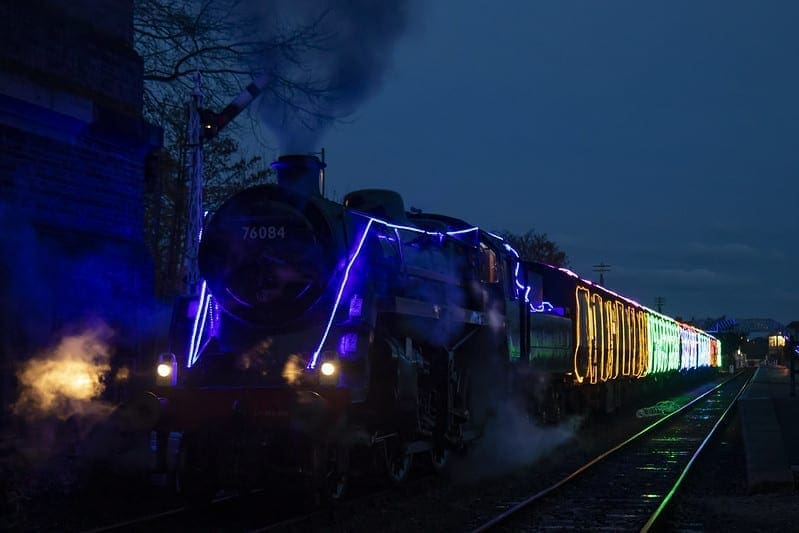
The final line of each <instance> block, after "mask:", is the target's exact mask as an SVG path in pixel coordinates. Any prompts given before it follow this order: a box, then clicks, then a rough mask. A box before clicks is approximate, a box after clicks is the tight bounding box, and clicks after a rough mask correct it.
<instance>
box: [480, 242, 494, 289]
mask: <svg viewBox="0 0 799 533" xmlns="http://www.w3.org/2000/svg"><path fill="white" fill-rule="evenodd" d="M480 281H482V282H483V283H497V282H498V281H499V259H498V258H497V253H496V252H495V251H494V250H492V249H491V248H490V247H489V246H487V245H486V244H484V243H482V242H481V243H480Z"/></svg>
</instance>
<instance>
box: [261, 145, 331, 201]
mask: <svg viewBox="0 0 799 533" xmlns="http://www.w3.org/2000/svg"><path fill="white" fill-rule="evenodd" d="M271 166H272V168H274V169H275V170H276V171H277V184H278V185H280V186H281V187H286V188H287V189H292V190H295V191H297V192H300V193H302V194H307V195H316V196H321V195H322V192H321V191H322V180H323V179H324V178H323V176H324V174H323V172H324V171H323V169H324V168H325V167H326V166H327V165H326V164H325V163H323V162H322V161H320V160H319V158H318V157H316V156H314V155H304V154H291V155H281V156H280V157H278V158H277V161H275V162H273V163H272V165H271Z"/></svg>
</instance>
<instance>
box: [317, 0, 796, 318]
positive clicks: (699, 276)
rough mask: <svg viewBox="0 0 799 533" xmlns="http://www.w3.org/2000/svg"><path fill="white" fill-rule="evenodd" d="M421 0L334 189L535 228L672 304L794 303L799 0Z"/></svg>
mask: <svg viewBox="0 0 799 533" xmlns="http://www.w3.org/2000/svg"><path fill="white" fill-rule="evenodd" d="M421 4H422V3H421V2H420V3H418V5H417V6H416V7H417V9H416V11H415V12H414V14H413V21H412V23H411V24H410V28H409V29H408V31H407V32H406V33H405V34H404V35H403V37H402V39H401V40H400V42H399V43H398V45H397V46H396V47H395V48H394V50H393V61H392V64H391V67H390V68H389V69H388V71H387V73H386V75H385V80H384V84H383V86H382V88H381V89H380V90H379V91H377V93H376V94H375V96H374V97H373V98H371V99H369V100H368V101H367V102H365V103H364V104H363V105H362V106H360V107H359V108H358V110H357V112H356V113H355V114H354V115H353V116H352V117H351V118H350V119H349V120H348V121H346V122H345V123H340V124H338V125H336V126H335V127H334V128H332V130H330V131H329V132H328V133H327V134H326V135H325V136H324V138H323V139H322V141H321V144H322V146H324V147H325V149H326V152H327V162H328V166H329V167H328V174H327V177H328V186H327V190H328V192H329V193H332V194H333V195H335V196H337V197H338V198H341V197H342V196H343V195H344V194H345V193H346V192H347V191H350V190H353V189H358V188H367V187H376V188H391V189H396V190H398V191H400V192H401V193H402V194H403V196H404V197H405V202H406V207H407V208H409V207H411V206H413V207H417V208H421V209H422V210H424V211H430V212H438V213H444V214H449V215H453V216H457V217H461V218H464V219H466V220H468V221H470V222H473V223H475V224H478V225H480V226H481V227H484V228H485V229H488V230H492V231H501V230H510V231H513V232H516V233H524V232H526V231H527V230H529V229H534V230H536V231H537V232H545V233H547V234H548V235H549V237H550V238H551V239H552V240H554V241H555V242H556V243H557V244H558V245H559V246H560V247H561V248H562V249H563V250H564V251H565V252H566V253H567V255H568V257H569V259H570V267H571V268H572V270H574V271H575V272H577V273H579V274H581V275H582V276H583V277H586V278H588V279H594V280H596V279H598V274H597V273H595V272H592V265H595V264H597V263H600V262H604V263H606V264H609V265H611V271H610V272H608V273H607V274H605V281H606V286H608V287H609V288H611V289H614V290H616V291H618V292H621V293H622V294H625V295H627V296H630V297H632V298H634V299H636V300H638V301H639V302H640V303H642V304H644V305H647V306H649V307H652V308H654V307H655V298H656V297H662V298H665V305H664V307H663V311H664V313H666V314H669V315H671V316H680V317H683V318H685V319H691V318H697V319H700V318H708V317H714V318H717V317H720V316H722V315H726V316H727V317H735V318H738V319H743V318H773V319H775V320H778V321H780V322H783V323H787V322H789V321H791V320H797V319H799V289H797V288H796V287H795V285H794V278H793V276H792V274H793V273H794V268H795V266H796V264H797V255H799V252H797V246H798V245H799V239H798V238H797V226H799V216H797V207H798V206H799V181H797V170H799V153H798V152H797V150H796V147H797V140H798V139H799V131H798V130H799V106H798V105H797V101H798V100H799V64H797V57H799V32H797V31H796V23H797V22H798V21H799V4H798V3H796V2H791V1H766V2H751V1H744V0H734V1H729V0H725V1H713V2H710V1H692V2H688V1H678V2H674V1H671V2H641V1H640V0H623V1H622V0H613V1H606V2H595V1H580V2H575V1H567V0H557V1H556V0H549V1H530V0H503V1H501V2H488V1H478V0H460V1H457V2H444V1H438V2H431V3H424V4H425V5H421ZM498 6H502V9H498Z"/></svg>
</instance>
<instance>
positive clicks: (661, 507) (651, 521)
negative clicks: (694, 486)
mask: <svg viewBox="0 0 799 533" xmlns="http://www.w3.org/2000/svg"><path fill="white" fill-rule="evenodd" d="M753 378H754V375H752V376H750V377H749V379H748V380H747V381H746V383H744V386H743V387H741V390H739V391H738V394H736V395H735V398H733V399H732V401H731V402H730V405H728V406H727V409H725V410H724V412H723V413H722V414H721V416H720V417H719V419H718V420H717V421H716V423H715V424H714V425H713V427H712V428H711V430H710V432H709V433H708V434H707V436H706V437H705V439H704V440H703V441H702V444H700V445H699V448H697V450H696V451H695V452H694V454H693V455H692V456H691V459H690V460H689V461H688V464H686V465H685V468H684V469H683V471H682V473H681V474H680V476H679V477H678V478H677V481H676V482H675V483H674V485H673V486H672V487H671V490H669V492H668V494H666V496H665V497H664V498H663V501H661V502H660V505H659V506H658V508H657V509H656V510H655V512H654V513H652V516H650V517H649V520H647V521H646V524H644V525H643V527H642V528H641V533H648V532H649V530H650V529H651V528H652V526H654V525H655V523H656V522H657V521H658V519H659V518H660V516H661V514H662V513H663V512H664V511H665V510H666V508H667V507H668V505H669V503H670V502H671V499H672V497H673V496H674V495H675V494H676V493H677V491H678V490H679V489H680V485H682V482H683V480H684V479H685V477H686V476H687V475H688V472H689V471H690V470H691V468H692V467H693V465H694V463H695V462H696V460H697V458H698V457H699V455H700V454H701V453H702V451H703V450H704V449H705V447H706V446H707V444H708V443H709V442H710V440H711V439H712V438H713V437H714V436H716V431H717V430H718V428H719V426H721V423H722V422H723V421H724V420H725V419H726V418H727V415H728V414H729V413H730V411H732V409H733V408H734V407H735V406H736V405H737V403H738V398H740V397H741V394H743V392H744V391H745V390H746V388H747V387H748V386H749V384H750V383H751V381H752V379H753ZM731 379H732V378H731ZM725 383H726V382H725Z"/></svg>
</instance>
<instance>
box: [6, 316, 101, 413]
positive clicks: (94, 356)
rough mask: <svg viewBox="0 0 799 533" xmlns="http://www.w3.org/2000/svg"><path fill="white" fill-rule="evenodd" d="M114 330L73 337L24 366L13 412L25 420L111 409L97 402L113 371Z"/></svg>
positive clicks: (19, 375)
mask: <svg viewBox="0 0 799 533" xmlns="http://www.w3.org/2000/svg"><path fill="white" fill-rule="evenodd" d="M110 337H111V330H110V329H109V328H108V327H107V326H105V325H101V326H98V327H96V328H94V329H92V330H89V331H86V332H83V333H81V334H78V335H74V336H67V337H64V338H63V339H62V340H61V341H60V342H59V343H58V345H56V346H55V347H54V348H52V349H50V350H47V351H45V352H43V353H41V354H39V355H37V356H36V357H34V358H32V359H30V360H28V361H27V362H25V363H24V364H23V365H22V366H21V367H20V368H19V370H18V371H17V380H18V382H19V388H20V395H19V398H18V399H17V401H16V402H15V403H14V404H13V405H12V406H11V409H12V411H13V412H14V413H15V414H17V415H20V416H23V417H26V418H41V417H46V416H55V417H58V418H60V419H62V420H65V419H67V418H69V417H70V416H72V415H74V414H89V413H91V414H95V415H96V414H101V412H103V411H109V410H110V409H111V408H110V406H108V405H105V404H103V403H102V402H99V401H98V398H99V397H100V395H101V394H102V393H103V391H104V390H105V377H106V375H107V374H108V373H109V372H110V370H111V365H110V364H109V359H110V348H109V344H108V340H109V339H110Z"/></svg>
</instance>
